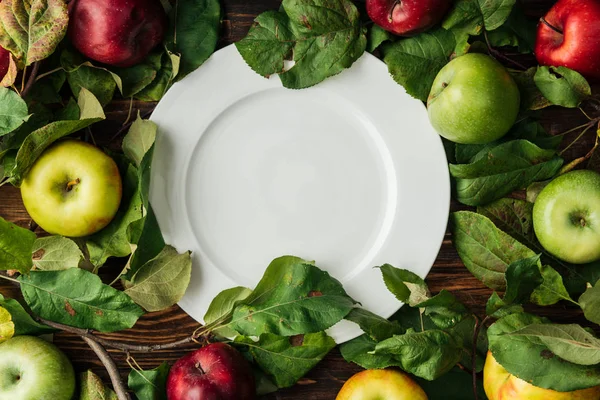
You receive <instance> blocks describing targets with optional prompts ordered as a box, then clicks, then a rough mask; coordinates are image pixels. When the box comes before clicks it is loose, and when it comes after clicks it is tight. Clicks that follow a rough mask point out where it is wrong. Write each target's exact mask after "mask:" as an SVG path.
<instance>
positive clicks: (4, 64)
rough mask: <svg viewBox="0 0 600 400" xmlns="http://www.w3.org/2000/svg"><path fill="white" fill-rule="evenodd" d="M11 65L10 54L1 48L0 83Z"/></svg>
mask: <svg viewBox="0 0 600 400" xmlns="http://www.w3.org/2000/svg"><path fill="white" fill-rule="evenodd" d="M9 63H10V52H9V51H8V50H5V49H4V48H3V47H0V81H1V80H2V79H4V76H5V75H6V73H7V72H8V67H9Z"/></svg>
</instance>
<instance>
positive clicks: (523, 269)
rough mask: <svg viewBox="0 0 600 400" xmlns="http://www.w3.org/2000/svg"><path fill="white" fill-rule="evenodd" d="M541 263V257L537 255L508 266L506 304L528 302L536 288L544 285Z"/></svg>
mask: <svg viewBox="0 0 600 400" xmlns="http://www.w3.org/2000/svg"><path fill="white" fill-rule="evenodd" d="M539 263H540V255H535V256H533V257H529V258H524V259H522V260H518V261H514V262H512V263H511V264H510V265H509V266H508V268H507V269H506V273H505V279H506V291H505V293H504V302H505V303H506V304H511V303H518V304H522V303H524V302H526V301H527V300H529V297H530V296H531V294H532V293H533V291H534V290H535V288H537V287H538V286H539V285H540V284H542V275H541V274H540V270H539V267H538V265H539Z"/></svg>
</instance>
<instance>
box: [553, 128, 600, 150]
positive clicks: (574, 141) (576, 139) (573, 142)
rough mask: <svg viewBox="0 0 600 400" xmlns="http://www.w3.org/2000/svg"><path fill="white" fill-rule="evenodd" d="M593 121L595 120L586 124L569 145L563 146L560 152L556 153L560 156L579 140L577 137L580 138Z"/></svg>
mask: <svg viewBox="0 0 600 400" xmlns="http://www.w3.org/2000/svg"><path fill="white" fill-rule="evenodd" d="M594 123H595V121H592V122H591V123H590V124H589V125H588V126H586V128H585V129H584V130H583V131H581V133H580V134H579V136H577V137H576V138H575V139H574V140H573V141H572V142H571V143H569V145H568V146H567V147H565V148H564V149H563V150H562V151H561V152H560V153H558V155H559V156H562V155H563V154H564V153H565V152H566V151H567V150H569V149H570V148H571V147H572V146H573V145H574V144H575V143H577V142H578V141H579V139H581V138H582V137H583V135H585V134H586V133H587V131H589V130H590V129H591V128H592V127H593V126H594Z"/></svg>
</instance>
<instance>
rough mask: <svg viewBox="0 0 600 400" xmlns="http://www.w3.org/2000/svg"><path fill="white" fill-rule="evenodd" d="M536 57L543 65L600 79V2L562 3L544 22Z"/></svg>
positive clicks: (570, 0)
mask: <svg viewBox="0 0 600 400" xmlns="http://www.w3.org/2000/svg"><path fill="white" fill-rule="evenodd" d="M535 55H536V57H537V60H538V62H539V63H540V64H541V65H552V66H556V67H558V66H562V67H567V68H570V69H574V70H575V71H577V72H579V73H580V74H582V75H583V76H585V77H587V78H592V79H600V0H559V1H558V2H557V3H556V4H555V5H554V6H553V7H552V8H551V9H550V11H548V13H547V14H546V15H545V16H544V17H543V18H542V19H541V20H540V23H539V25H538V30H537V40H536V43H535Z"/></svg>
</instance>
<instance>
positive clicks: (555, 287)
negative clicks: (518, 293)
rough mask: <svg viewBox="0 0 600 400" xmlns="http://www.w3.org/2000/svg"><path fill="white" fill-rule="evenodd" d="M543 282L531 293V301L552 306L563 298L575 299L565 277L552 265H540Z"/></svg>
mask: <svg viewBox="0 0 600 400" xmlns="http://www.w3.org/2000/svg"><path fill="white" fill-rule="evenodd" d="M540 273H541V275H542V278H543V282H542V283H541V284H540V286H538V287H537V288H536V289H535V290H534V291H533V293H532V294H531V302H532V303H533V304H537V305H538V306H551V305H553V304H556V303H558V302H559V301H561V300H566V301H569V302H571V303H575V301H574V300H573V299H572V298H571V296H570V295H569V292H568V291H567V288H566V287H565V284H564V282H563V277H562V276H561V275H560V274H559V273H558V272H557V271H556V270H555V269H554V268H552V267H551V266H549V265H542V266H540Z"/></svg>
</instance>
